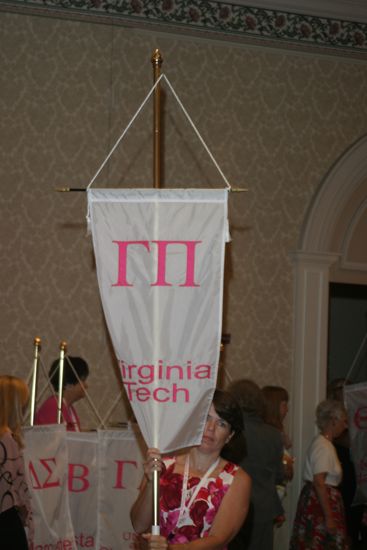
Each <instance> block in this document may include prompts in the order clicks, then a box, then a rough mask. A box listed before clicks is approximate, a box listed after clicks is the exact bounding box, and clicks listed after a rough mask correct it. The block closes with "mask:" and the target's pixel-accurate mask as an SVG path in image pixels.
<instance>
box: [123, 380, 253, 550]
mask: <svg viewBox="0 0 367 550" xmlns="http://www.w3.org/2000/svg"><path fill="white" fill-rule="evenodd" d="M241 430H242V415H241V411H240V409H239V408H238V405H237V403H236V402H235V401H234V399H233V398H232V396H231V395H230V394H229V393H228V392H224V391H220V390H217V391H216V392H215V394H214V399H213V403H212V405H211V407H210V409H209V414H208V418H207V422H206V425H205V429H204V434H203V439H202V442H201V445H199V446H197V447H192V448H191V449H190V450H189V452H187V451H186V452H182V453H180V454H178V455H176V456H175V457H170V458H164V459H162V458H161V454H160V452H159V450H158V449H148V456H147V461H146V462H145V465H144V470H145V475H144V479H143V481H142V484H141V488H140V494H139V496H138V499H137V500H136V502H135V504H134V505H133V507H132V509H131V520H132V524H133V526H134V529H135V530H136V531H137V532H138V533H141V534H143V535H142V536H143V538H144V539H146V541H147V542H148V545H149V547H150V548H151V549H157V550H165V549H167V548H170V549H171V550H173V549H174V548H175V547H176V545H181V544H184V545H185V548H188V547H191V545H193V546H195V547H200V549H203V550H216V549H221V548H225V547H226V546H227V544H228V543H229V541H230V540H231V539H232V538H233V537H234V535H235V534H236V533H237V531H238V530H239V529H240V527H241V525H242V524H243V522H244V520H245V518H246V515H247V511H248V506H249V499H250V490H251V480H250V477H249V476H248V475H247V474H246V473H245V472H244V471H243V470H242V469H241V468H240V467H239V466H236V465H235V464H233V463H232V462H229V461H227V460H225V459H224V458H222V456H221V453H222V450H223V448H224V447H225V445H227V444H228V443H229V441H230V440H231V439H232V437H233V436H234V435H235V433H239V434H240V433H241ZM155 468H157V469H158V470H159V471H160V472H161V475H160V529H161V535H151V534H148V533H147V531H148V530H149V528H150V526H151V524H152V472H153V470H154V469H155Z"/></svg>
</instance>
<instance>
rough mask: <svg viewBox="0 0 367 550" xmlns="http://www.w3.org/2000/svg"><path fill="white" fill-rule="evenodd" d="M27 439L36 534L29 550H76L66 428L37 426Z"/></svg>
mask: <svg viewBox="0 0 367 550" xmlns="http://www.w3.org/2000/svg"><path fill="white" fill-rule="evenodd" d="M24 435H25V449H24V461H25V465H26V468H25V470H26V475H27V478H28V486H29V488H30V492H31V499H32V511H33V521H34V530H35V533H34V544H33V545H32V546H31V548H30V550H39V549H41V550H43V549H44V548H45V549H47V550H59V549H64V548H67V549H68V550H77V546H76V543H75V539H74V530H73V526H72V522H71V516H70V507H69V495H68V451H67V445H66V430H65V426H64V425H54V426H34V427H33V428H28V429H26V430H25V431H24Z"/></svg>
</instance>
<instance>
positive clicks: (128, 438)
mask: <svg viewBox="0 0 367 550" xmlns="http://www.w3.org/2000/svg"><path fill="white" fill-rule="evenodd" d="M144 454H145V452H144ZM142 462H143V461H142V451H141V450H140V447H139V445H138V444H137V440H136V439H135V437H134V436H133V435H132V433H131V432H129V431H127V432H122V431H110V430H109V431H100V432H99V463H100V464H99V477H100V479H99V482H100V485H99V487H100V491H99V502H98V522H99V525H98V527H99V529H98V532H99V539H98V542H99V544H98V546H97V547H98V548H104V549H106V550H107V549H111V550H113V549H115V548H116V549H117V548H129V549H133V548H137V546H136V544H135V540H136V535H135V533H134V530H133V528H132V525H131V521H130V507H131V505H132V504H133V502H135V500H136V498H137V496H138V487H139V485H140V482H141V478H142V476H143V466H142Z"/></svg>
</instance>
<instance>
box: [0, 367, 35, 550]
mask: <svg viewBox="0 0 367 550" xmlns="http://www.w3.org/2000/svg"><path fill="white" fill-rule="evenodd" d="M28 396H29V392H28V387H27V384H26V383H25V382H24V380H21V379H20V378H17V377H15V376H7V375H3V376H0V547H1V548H3V549H4V550H5V549H9V550H10V549H11V548H13V549H16V550H28V543H27V536H26V532H25V529H24V526H25V525H26V526H27V527H28V528H29V538H30V539H32V537H33V524H32V512H31V506H30V496H29V491H28V487H27V481H26V478H25V473H24V461H23V456H22V448H23V438H22V433H21V424H22V420H23V413H24V409H25V407H26V405H27V403H28Z"/></svg>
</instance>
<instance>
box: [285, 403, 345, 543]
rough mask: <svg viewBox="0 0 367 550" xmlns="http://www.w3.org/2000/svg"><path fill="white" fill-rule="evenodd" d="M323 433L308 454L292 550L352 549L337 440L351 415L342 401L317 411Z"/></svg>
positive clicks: (318, 436) (326, 404)
mask: <svg viewBox="0 0 367 550" xmlns="http://www.w3.org/2000/svg"><path fill="white" fill-rule="evenodd" d="M316 423H317V426H318V428H319V430H320V433H319V435H317V436H316V437H315V438H314V439H313V441H312V443H311V445H310V447H309V448H308V451H307V454H306V461H305V468H304V476H303V477H304V480H305V485H304V487H303V489H302V491H301V494H300V497H299V500H298V506H297V513H296V518H295V520H294V526H293V534H292V538H291V542H290V550H306V549H307V550H321V549H327V548H333V549H334V550H346V549H347V548H348V544H347V537H346V527H345V518H344V507H343V502H342V498H341V494H340V492H339V490H338V488H337V487H338V485H339V484H340V481H341V478H342V469H341V465H340V462H339V460H338V457H337V454H336V451H335V448H334V446H333V444H332V441H333V439H335V438H337V437H339V436H340V435H341V434H342V433H343V431H344V430H345V428H346V425H347V415H346V411H345V409H344V406H343V404H342V403H340V402H339V401H334V400H326V401H322V402H321V403H320V404H319V405H318V407H317V409H316Z"/></svg>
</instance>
